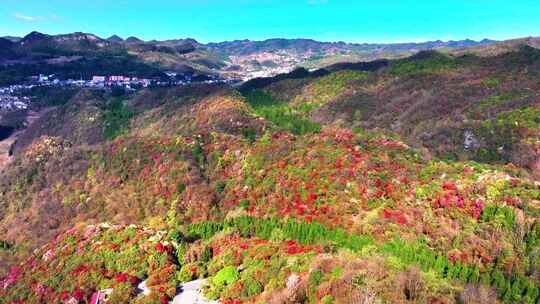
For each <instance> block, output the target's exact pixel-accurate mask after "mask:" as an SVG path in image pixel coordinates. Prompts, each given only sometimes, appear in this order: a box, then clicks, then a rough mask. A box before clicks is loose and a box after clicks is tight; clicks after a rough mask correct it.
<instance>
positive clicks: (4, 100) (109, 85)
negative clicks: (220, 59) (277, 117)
mask: <svg viewBox="0 0 540 304" xmlns="http://www.w3.org/2000/svg"><path fill="white" fill-rule="evenodd" d="M165 75H166V76H167V77H166V78H153V79H148V78H139V77H130V76H125V75H111V76H104V75H94V76H92V77H91V78H90V79H82V78H81V79H79V80H74V79H67V80H61V79H60V78H59V77H57V76H56V75H55V74H52V75H43V74H40V75H36V76H31V77H30V78H29V79H28V81H26V82H25V83H23V84H14V85H10V86H6V87H0V111H3V112H6V111H7V112H9V111H18V110H26V109H28V106H29V104H30V102H31V96H28V92H30V90H32V89H33V88H36V87H57V88H68V87H74V88H95V89H104V90H111V89H113V88H122V89H124V90H125V91H126V92H135V91H137V90H139V89H143V88H149V87H172V86H185V85H190V84H192V83H207V84H214V83H229V84H232V83H234V82H236V80H230V79H227V80H224V79H222V78H220V77H219V76H215V75H204V76H201V75H197V76H192V75H184V74H178V73H175V72H166V73H165Z"/></svg>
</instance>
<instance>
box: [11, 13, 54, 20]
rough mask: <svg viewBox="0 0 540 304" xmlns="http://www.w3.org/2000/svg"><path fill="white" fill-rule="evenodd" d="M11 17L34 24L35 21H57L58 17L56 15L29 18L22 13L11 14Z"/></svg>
mask: <svg viewBox="0 0 540 304" xmlns="http://www.w3.org/2000/svg"><path fill="white" fill-rule="evenodd" d="M13 17H14V18H15V19H18V20H22V21H26V22H36V21H45V20H58V19H60V17H58V16H57V15H54V14H52V15H49V16H30V15H25V14H22V13H13Z"/></svg>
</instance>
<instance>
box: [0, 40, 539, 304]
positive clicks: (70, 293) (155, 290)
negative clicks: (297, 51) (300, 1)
mask: <svg viewBox="0 0 540 304" xmlns="http://www.w3.org/2000/svg"><path fill="white" fill-rule="evenodd" d="M366 67H367V65H365V64H360V65H337V66H333V67H329V68H327V69H326V70H321V71H319V72H316V73H307V74H306V73H299V74H294V75H296V76H294V77H286V76H280V77H278V78H275V79H266V80H263V81H261V80H256V81H253V82H249V83H246V84H244V86H243V87H240V88H231V87H228V86H224V85H193V86H189V87H177V88H168V89H165V88H156V89H148V90H142V91H139V92H137V93H135V94H133V95H130V96H114V97H113V96H110V95H109V94H106V93H104V92H101V91H86V90H82V91H80V92H78V93H77V94H75V95H74V96H73V97H72V98H71V99H70V100H69V101H67V102H62V103H59V104H55V106H54V107H52V108H51V109H50V111H48V112H47V113H46V114H45V115H44V116H42V117H41V118H40V119H39V120H37V121H36V122H34V124H32V125H30V126H29V127H28V128H27V129H26V130H25V131H24V133H23V134H22V135H21V136H20V140H19V142H18V143H17V144H16V145H15V146H14V153H15V158H14V159H13V161H12V162H10V163H9V164H8V165H7V166H6V167H4V168H2V173H1V175H0V278H1V279H0V299H1V300H0V302H2V303H4V302H5V303H67V302H69V303H86V302H88V301H89V299H90V298H91V296H92V294H94V293H95V292H96V291H98V290H102V289H108V288H112V294H111V296H110V299H111V302H112V303H168V302H169V301H170V300H171V299H172V298H173V297H174V296H175V294H176V292H177V290H176V287H177V286H178V285H179V284H180V283H182V282H188V281H191V280H194V279H197V278H206V279H207V287H206V288H205V291H204V292H205V295H206V296H207V297H208V298H210V299H219V300H220V301H221V303H235V304H236V303H327V304H329V303H531V304H535V303H540V289H539V288H540V183H539V179H538V178H539V177H540V172H539V170H540V137H539V134H540V133H539V129H540V120H539V117H540V96H539V93H540V73H539V71H540V51H539V50H538V49H535V48H533V47H531V46H521V47H519V48H515V49H512V50H510V51H508V52H503V53H500V54H499V53H497V54H495V55H490V56H478V55H474V54H454V55H452V54H447V53H440V52H435V51H429V52H421V53H419V54H417V55H415V56H413V57H410V58H406V59H399V60H394V61H388V62H385V63H384V64H377V65H369V68H366ZM143 281H145V282H146V284H147V285H148V287H149V288H150V290H151V293H150V294H149V295H144V294H141V293H140V292H138V290H137V288H136V286H137V285H138V284H140V283H141V282H143Z"/></svg>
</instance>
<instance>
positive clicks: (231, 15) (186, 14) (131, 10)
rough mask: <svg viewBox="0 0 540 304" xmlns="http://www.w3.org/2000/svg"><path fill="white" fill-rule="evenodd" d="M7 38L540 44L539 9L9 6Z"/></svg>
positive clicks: (521, 2) (325, 3)
mask: <svg viewBox="0 0 540 304" xmlns="http://www.w3.org/2000/svg"><path fill="white" fill-rule="evenodd" d="M2 2H3V3H2V7H0V16H2V18H0V36H24V35H25V34H27V33H30V32H31V31H34V30H35V31H38V32H43V33H47V34H65V33H71V32H87V33H93V34H96V35H98V36H100V37H103V38H107V37H109V36H111V35H113V34H116V35H118V36H121V37H123V38H126V37H129V36H136V37H138V38H140V39H143V40H145V41H148V40H153V39H155V40H167V39H178V38H185V37H190V38H194V39H197V40H198V41H201V42H203V43H209V42H221V41H233V40H244V39H249V40H265V39H272V38H286V39H297V38H302V39H313V40H317V41H325V42H335V41H344V42H348V43H403V42H425V41H435V40H443V41H449V40H464V39H472V40H476V41H478V40H482V39H485V38H486V39H493V40H507V39H513V38H522V37H529V36H540V18H537V13H536V12H538V11H540V3H538V2H537V1H530V0H517V1H513V2H511V3H510V2H508V1H503V0H495V1H489V2H488V1H484V0H480V1H466V0H458V1H450V0H444V1H438V2H437V3H433V2H432V1H416V2H410V1H399V2H397V1H392V2H389V1H379V2H377V3H371V2H368V3H362V2H354V3H350V1H345V0H297V1H289V2H286V3H283V2H282V1H277V0H263V1H252V0H233V1H223V0H204V1H191V0H190V1H173V0H165V1H162V2H160V5H148V1H142V0H132V1H127V0H123V1H115V2H114V3H111V1H105V0H96V1H92V2H91V3H86V2H83V1H78V0H76V1H65V0H51V1H47V2H46V3H45V2H44V1H37V0H23V1H20V0H19V1H16V0H4V1H2Z"/></svg>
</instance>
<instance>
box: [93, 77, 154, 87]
mask: <svg viewBox="0 0 540 304" xmlns="http://www.w3.org/2000/svg"><path fill="white" fill-rule="evenodd" d="M152 82H156V81H155V80H150V79H146V78H138V77H127V76H122V75H115V76H92V80H90V83H91V84H93V85H95V86H125V87H127V88H130V87H132V86H134V85H139V86H142V87H144V88H146V87H148V86H150V85H151V84H152Z"/></svg>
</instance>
